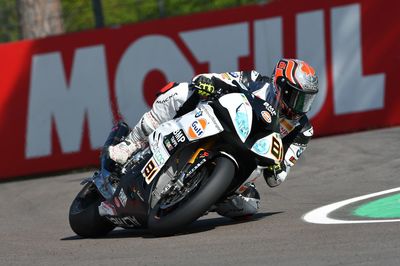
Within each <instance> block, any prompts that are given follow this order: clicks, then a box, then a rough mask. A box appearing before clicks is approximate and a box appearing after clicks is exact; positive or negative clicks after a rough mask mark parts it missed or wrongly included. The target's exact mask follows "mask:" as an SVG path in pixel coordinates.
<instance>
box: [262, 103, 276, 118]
mask: <svg viewBox="0 0 400 266" xmlns="http://www.w3.org/2000/svg"><path fill="white" fill-rule="evenodd" d="M264 106H265V108H266V109H267V111H268V112H270V114H272V115H276V111H275V108H274V107H272V105H270V104H269V103H268V102H264Z"/></svg>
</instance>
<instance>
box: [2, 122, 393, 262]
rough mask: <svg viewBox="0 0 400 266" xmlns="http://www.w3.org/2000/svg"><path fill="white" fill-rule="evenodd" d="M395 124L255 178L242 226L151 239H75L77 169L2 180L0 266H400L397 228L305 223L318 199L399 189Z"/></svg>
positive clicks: (219, 225) (316, 149) (215, 224)
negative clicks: (251, 213)
mask: <svg viewBox="0 0 400 266" xmlns="http://www.w3.org/2000/svg"><path fill="white" fill-rule="evenodd" d="M399 151H400V128H388V129H383V130H374V131H368V132H362V133H356V134H348V135H342V136H335V137H327V138H319V139H314V140H312V142H311V143H310V145H309V148H308V150H307V151H306V152H305V153H304V155H303V157H302V158H301V160H299V162H298V165H297V166H296V167H295V168H294V169H293V170H294V171H293V172H292V173H291V175H290V176H289V179H288V180H287V182H285V183H284V184H283V185H281V186H280V187H278V188H275V189H271V188H268V187H267V186H266V184H264V181H263V180H258V181H257V185H258V189H259V191H260V193H261V196H262V206H261V210H260V213H259V214H258V215H257V216H256V217H255V219H253V220H251V221H247V222H240V223H238V222H234V221H232V220H230V219H227V218H223V217H220V216H218V215H216V214H209V215H207V216H204V217H203V218H201V219H200V220H199V221H197V222H195V223H194V224H193V225H191V226H190V227H189V228H188V229H187V230H186V231H184V233H182V234H180V235H176V236H172V237H164V238H155V237H152V236H151V235H150V234H149V233H148V232H147V231H145V230H123V229H115V230H114V231H113V232H112V233H110V234H109V235H108V236H107V237H104V238H101V239H81V238H79V237H77V236H76V235H75V234H74V233H73V232H72V231H71V229H70V227H69V224H68V209H69V205H70V203H71V201H72V199H73V198H74V196H75V194H76V193H77V192H78V191H79V190H80V185H79V182H80V180H81V179H82V177H85V176H88V175H90V173H89V172H83V173H82V172H80V173H72V174H65V175H59V176H54V177H43V178H35V179H26V180H22V181H17V182H15V181H13V182H3V183H0V241H1V242H0V265H123V264H126V265H311V266H313V265H400V239H399V238H400V234H399V231H400V230H399V229H400V224H399V223H397V222H394V223H373V224H340V225H327V224H325V225H322V224H311V223H306V222H304V221H303V220H302V216H303V215H304V214H305V213H307V212H309V211H311V210H313V209H315V208H317V207H320V206H322V205H327V204H330V203H333V202H337V201H342V200H345V199H349V198H353V197H357V196H361V195H365V194H369V193H373V192H378V191H382V190H387V189H391V188H396V187H399V186H400V185H399V184H400V182H399V177H400V174H399V172H400V152H399Z"/></svg>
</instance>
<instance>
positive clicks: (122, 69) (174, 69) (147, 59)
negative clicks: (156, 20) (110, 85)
mask: <svg viewBox="0 0 400 266" xmlns="http://www.w3.org/2000/svg"><path fill="white" fill-rule="evenodd" d="M152 70H160V71H162V72H163V73H164V74H165V76H166V78H167V80H168V81H178V82H181V81H185V80H190V79H191V78H192V77H193V76H194V71H193V68H192V66H191V65H190V64H189V63H188V61H187V60H186V58H185V57H184V56H183V55H182V52H181V51H180V50H179V48H178V47H177V46H176V44H175V43H174V42H173V41H172V40H171V39H170V38H168V37H165V36H161V35H150V36H146V37H143V38H140V39H139V40H137V41H136V42H134V43H133V44H131V45H130V46H129V48H128V49H127V50H126V51H125V53H124V55H123V56H122V59H121V61H120V62H119V64H118V67H117V73H116V80H115V90H116V96H117V101H118V106H119V110H120V111H121V113H122V115H123V116H124V119H125V120H126V121H127V122H128V124H132V125H134V124H136V123H137V121H138V120H139V118H140V117H141V116H142V115H143V112H144V111H146V110H148V107H147V105H146V103H145V100H144V98H143V82H144V79H145V77H146V75H147V74H148V73H149V72H150V71H152Z"/></svg>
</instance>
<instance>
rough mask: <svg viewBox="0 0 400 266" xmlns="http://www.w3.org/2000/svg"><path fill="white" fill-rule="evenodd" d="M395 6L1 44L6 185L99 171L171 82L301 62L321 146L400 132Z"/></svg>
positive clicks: (265, 12) (303, 8)
mask: <svg viewBox="0 0 400 266" xmlns="http://www.w3.org/2000/svg"><path fill="white" fill-rule="evenodd" d="M399 9H400V2H398V1H392V2H390V4H385V5H382V2H381V1H378V0H358V1H356V0H337V1H318V0H302V1H298V0H296V1H295V0H285V1H283V0H282V1H276V2H274V3H272V4H269V5H265V6H264V5H255V6H248V7H241V8H236V9H229V10H223V11H216V12H208V13H204V14H196V15H192V16H186V17H177V18H171V19H164V20H158V21H152V22H146V23H139V24H135V25H129V26H123V27H117V28H108V29H101V30H93V31H87V32H82V33H75V34H67V35H62V36H57V37H50V38H46V39H41V40H34V41H22V42H16V43H9V44H2V45H0V58H1V60H0V73H1V78H0V139H1V140H2V142H3V143H2V147H3V149H2V159H1V160H0V169H1V174H0V178H9V177H16V176H23V175H32V174H39V173H46V172H51V171H60V170H67V169H72V168H78V167H84V166H88V165H95V164H97V161H98V155H99V149H100V148H101V146H102V145H103V142H104V141H105V138H106V137H107V135H108V133H109V131H110V129H111V126H112V124H113V121H116V120H118V119H121V118H123V119H125V120H126V121H127V122H128V123H129V124H131V125H134V124H135V123H136V121H137V120H138V119H139V117H140V116H141V115H142V113H143V112H145V111H146V110H148V108H149V106H150V105H151V103H152V101H153V100H154V98H155V93H156V91H158V90H159V89H160V88H161V87H162V86H163V85H165V84H166V83H167V82H168V81H189V80H190V79H191V78H192V77H193V76H194V75H196V74H198V73H204V72H226V71H235V70H250V69H256V70H257V71H259V72H260V73H262V74H266V75H269V74H270V73H271V72H272V67H273V66H274V64H275V62H276V61H277V60H278V59H279V58H281V57H286V58H301V59H303V60H305V61H307V62H308V63H309V64H311V65H312V66H313V67H314V68H315V69H316V71H317V74H318V75H319V82H320V93H319V95H318V98H317V99H316V102H315V104H314V106H313V109H312V111H311V112H310V117H311V118H312V124H313V125H314V129H315V134H316V136H323V135H330V134H337V133H344V132H352V131H358V130H365V129H370V128H378V127H386V126H393V125H399V124H400V105H399V104H397V102H398V101H399V99H400V90H399V89H398V85H397V84H398V81H397V76H398V74H399V73H398V71H399V70H398V67H397V66H398V65H400V62H399V61H400V57H399V56H398V53H399V52H398V51H400V19H399V17H398V15H397V11H398V10H399Z"/></svg>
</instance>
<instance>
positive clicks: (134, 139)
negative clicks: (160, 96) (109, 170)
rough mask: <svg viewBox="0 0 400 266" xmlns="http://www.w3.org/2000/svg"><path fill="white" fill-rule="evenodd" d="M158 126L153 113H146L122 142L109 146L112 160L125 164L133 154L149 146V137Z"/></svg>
mask: <svg viewBox="0 0 400 266" xmlns="http://www.w3.org/2000/svg"><path fill="white" fill-rule="evenodd" d="M157 126H158V123H157V121H156V120H155V118H154V116H153V115H152V114H151V111H150V112H147V113H145V114H144V115H143V117H142V118H141V119H140V121H139V123H138V124H137V125H136V126H135V127H134V128H133V129H132V131H131V132H130V133H129V135H128V136H126V138H125V139H124V140H123V141H122V142H120V143H118V144H116V145H113V146H109V148H108V152H109V155H110V158H111V159H112V160H113V161H115V162H117V163H120V164H124V163H125V162H126V161H127V160H128V158H129V157H130V156H131V155H132V154H135V153H137V152H138V151H140V150H142V149H144V148H145V147H147V146H148V141H147V137H148V135H150V133H151V132H153V131H154V130H155V129H156V128H157Z"/></svg>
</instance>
